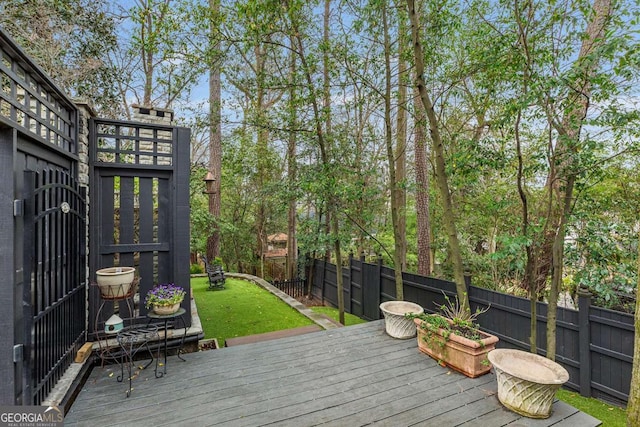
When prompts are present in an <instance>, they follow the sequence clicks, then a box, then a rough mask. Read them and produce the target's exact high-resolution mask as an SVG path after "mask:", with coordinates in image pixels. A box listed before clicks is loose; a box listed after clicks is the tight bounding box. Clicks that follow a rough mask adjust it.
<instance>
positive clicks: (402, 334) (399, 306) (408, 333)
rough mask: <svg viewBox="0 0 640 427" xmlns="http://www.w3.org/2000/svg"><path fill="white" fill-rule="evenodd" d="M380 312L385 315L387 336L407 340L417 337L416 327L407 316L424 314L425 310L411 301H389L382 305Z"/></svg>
mask: <svg viewBox="0 0 640 427" xmlns="http://www.w3.org/2000/svg"><path fill="white" fill-rule="evenodd" d="M380 311H382V314H383V315H384V327H385V330H386V331H387V334H389V335H390V336H392V337H393V338H399V339H407V338H413V337H415V336H416V327H415V324H414V323H413V320H412V319H407V318H406V317H405V314H408V313H413V314H422V313H424V309H423V308H422V307H421V306H420V305H418V304H416V303H413V302H409V301H387V302H383V303H382V304H380Z"/></svg>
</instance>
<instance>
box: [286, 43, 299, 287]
mask: <svg viewBox="0 0 640 427" xmlns="http://www.w3.org/2000/svg"><path fill="white" fill-rule="evenodd" d="M293 43H294V41H293V39H292V40H291V45H293ZM290 61H291V62H290V70H289V72H290V73H291V80H292V81H294V79H295V75H296V58H295V55H294V54H293V50H292V53H291V58H290ZM289 102H290V107H289V115H290V118H289V119H290V126H291V129H296V128H297V123H298V115H297V110H296V107H297V91H296V86H295V85H291V88H290V90H289ZM296 143H297V141H296V133H295V132H289V141H288V146H287V175H288V181H289V211H288V213H287V279H289V280H293V279H295V278H296V276H297V271H296V270H297V265H296V260H297V257H298V248H297V245H296V219H297V215H296V207H297V201H296V197H295V192H294V191H293V189H294V188H295V186H296V175H297V163H296Z"/></svg>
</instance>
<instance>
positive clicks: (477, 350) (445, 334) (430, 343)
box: [410, 296, 498, 378]
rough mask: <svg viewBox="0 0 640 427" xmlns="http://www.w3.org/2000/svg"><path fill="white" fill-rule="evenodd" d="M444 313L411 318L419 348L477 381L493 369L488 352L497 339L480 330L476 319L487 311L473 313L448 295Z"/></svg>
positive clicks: (439, 361) (441, 309)
mask: <svg viewBox="0 0 640 427" xmlns="http://www.w3.org/2000/svg"><path fill="white" fill-rule="evenodd" d="M445 299H446V301H447V304H445V305H442V306H440V307H439V308H440V311H441V312H442V314H422V315H417V316H415V315H410V317H412V318H413V319H414V322H415V324H416V326H417V331H418V348H419V349H420V351H422V352H423V353H426V354H428V355H429V356H431V357H432V358H434V359H436V360H437V361H438V363H440V364H444V365H447V366H449V367H451V368H453V369H455V370H457V371H459V372H461V373H463V374H464V375H466V376H468V377H471V378H475V377H477V376H480V375H483V374H486V373H487V372H489V370H490V369H491V365H490V364H489V363H488V360H487V353H488V352H489V351H491V350H493V349H494V348H495V344H496V343H497V342H498V338H497V337H495V336H493V335H489V334H487V333H485V332H483V331H481V330H480V328H479V326H478V324H477V323H476V319H477V317H478V316H479V315H480V314H482V313H484V312H485V311H487V310H488V308H486V309H483V310H477V311H476V312H475V313H471V312H470V311H469V310H466V309H463V308H461V307H460V304H459V303H458V299H457V298H456V300H455V302H452V301H450V300H449V298H448V297H447V296H445Z"/></svg>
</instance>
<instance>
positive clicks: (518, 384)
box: [489, 349, 569, 418]
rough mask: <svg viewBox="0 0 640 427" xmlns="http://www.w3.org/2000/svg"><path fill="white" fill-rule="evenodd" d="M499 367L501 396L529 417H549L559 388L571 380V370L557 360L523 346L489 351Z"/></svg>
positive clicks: (494, 365) (496, 366) (500, 397)
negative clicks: (515, 348) (531, 351)
mask: <svg viewBox="0 0 640 427" xmlns="http://www.w3.org/2000/svg"><path fill="white" fill-rule="evenodd" d="M489 360H490V361H491V363H492V364H493V367H494V369H495V371H496V380H497V381H498V400H500V403H502V404H503V405H504V406H506V407H507V408H508V409H510V410H512V411H513V412H516V413H518V414H520V415H524V416H525V417H529V418H549V416H550V415H551V405H552V404H553V399H554V397H555V394H556V391H557V390H558V389H559V388H560V386H562V384H564V383H565V382H567V381H569V373H568V372H567V370H566V369H564V368H563V367H562V366H560V365H559V364H557V363H556V362H554V361H552V360H549V359H547V358H546V357H542V356H539V355H537V354H533V353H528V352H526V351H520V350H509V349H497V350H493V351H492V352H490V353H489Z"/></svg>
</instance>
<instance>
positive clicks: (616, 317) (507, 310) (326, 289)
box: [311, 257, 634, 403]
mask: <svg viewBox="0 0 640 427" xmlns="http://www.w3.org/2000/svg"><path fill="white" fill-rule="evenodd" d="M312 271H313V277H312V288H311V291H312V294H313V295H314V296H315V297H318V298H321V299H322V300H323V301H324V302H326V303H329V304H331V305H334V306H337V285H336V280H335V278H336V275H337V273H336V267H335V265H333V264H330V263H327V262H325V261H324V260H315V261H314V265H313V268H312ZM354 272H357V274H356V273H354ZM342 274H343V278H344V279H345V286H344V287H345V290H344V294H345V311H347V312H349V313H353V314H357V315H358V316H360V317H363V318H364V319H367V320H376V319H380V318H382V315H381V313H380V310H379V307H378V306H379V305H380V303H381V302H384V301H389V300H393V299H394V298H395V281H394V271H393V269H391V268H388V267H385V266H383V265H382V262H381V260H378V262H377V263H376V264H371V263H366V262H365V261H364V258H361V259H360V260H357V259H354V258H353V257H350V258H349V265H348V267H343V268H342ZM403 281H404V283H403V284H404V297H405V300H407V301H412V302H415V303H417V304H420V305H421V306H422V307H424V309H425V310H426V311H429V312H435V311H437V309H438V307H439V306H440V305H442V304H445V303H446V300H445V294H446V295H447V296H448V297H449V298H450V299H454V298H455V295H456V286H455V284H454V283H452V282H449V281H446V280H440V279H435V278H432V277H424V276H420V275H417V274H411V273H403ZM467 285H468V292H469V302H470V304H471V309H472V311H475V310H476V309H477V308H480V309H482V308H485V307H490V309H489V310H488V311H487V312H486V313H483V314H482V315H481V316H480V317H479V319H478V320H479V323H480V325H481V326H482V329H484V330H485V331H487V332H489V333H491V334H494V335H497V336H498V337H499V338H500V343H499V345H498V346H499V347H503V348H516V349H520V350H525V351H528V350H529V348H530V345H529V335H530V322H531V306H530V302H529V300H528V299H525V298H520V297H516V296H513V295H507V294H504V293H500V292H495V291H491V290H488V289H483V288H478V287H475V286H471V285H470V284H469V283H468V284H467ZM590 301H591V299H590V296H589V295H588V294H584V293H582V294H581V296H580V298H579V301H578V308H579V310H572V309H567V308H558V312H557V324H556V342H557V344H556V346H557V349H556V361H557V362H559V363H560V364H562V365H563V366H564V367H565V368H566V369H567V371H568V372H569V375H570V379H569V382H568V383H567V387H569V388H572V389H574V390H576V391H579V392H580V393H581V394H582V395H584V396H594V397H598V398H601V399H604V400H611V401H614V402H618V403H619V402H626V401H627V400H628V398H629V389H630V380H631V370H632V366H633V340H634V319H633V315H630V314H627V313H620V312H616V311H612V310H607V309H603V308H597V307H592V306H591V303H590ZM536 310H537V320H538V322H537V343H536V344H537V347H538V352H539V353H540V354H542V355H545V354H546V327H547V323H546V322H547V304H546V303H542V302H538V303H537V308H536Z"/></svg>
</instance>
